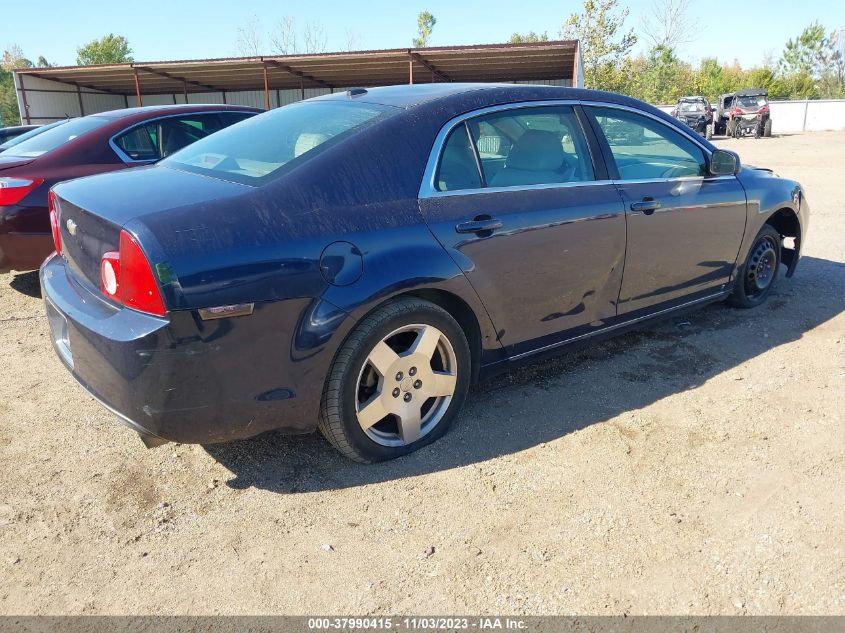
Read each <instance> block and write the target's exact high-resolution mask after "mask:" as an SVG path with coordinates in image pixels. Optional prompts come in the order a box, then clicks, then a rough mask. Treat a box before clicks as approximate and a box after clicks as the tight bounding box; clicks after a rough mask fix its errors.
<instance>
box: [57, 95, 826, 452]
mask: <svg viewBox="0 0 845 633" xmlns="http://www.w3.org/2000/svg"><path fill="white" fill-rule="evenodd" d="M50 213H51V219H52V226H53V232H54V238H55V247H56V254H55V255H53V256H52V257H51V258H50V259H48V260H47V261H46V262H45V263H44V264H43V266H42V268H41V282H42V286H43V289H44V296H45V299H46V310H47V314H48V318H49V323H50V328H51V330H52V338H53V342H54V346H55V349H56V351H57V353H58V356H59V358H60V359H61V360H62V361H63V362H64V363H65V365H67V367H68V369H69V370H70V371H71V372H72V374H73V376H74V377H75V378H76V379H77V380H78V381H79V382H80V383H81V384H82V386H83V387H84V388H85V389H87V390H88V391H89V392H90V393H91V394H92V395H93V396H94V397H95V398H97V399H98V400H99V401H100V402H102V404H103V405H104V406H106V407H107V408H109V409H111V410H112V411H114V412H115V413H116V414H117V416H118V417H119V418H120V419H121V420H122V421H123V422H124V423H125V424H127V425H128V426H129V427H131V428H132V429H134V430H135V431H137V432H138V433H139V434H140V436H141V438H142V439H143V441H144V442H145V443H146V445H147V446H156V445H158V444H161V443H163V442H166V441H175V442H197V443H214V442H225V441H229V440H235V439H239V438H246V437H249V436H253V435H256V434H259V433H262V432H264V431H269V430H272V429H278V430H281V431H284V432H288V433H302V432H308V431H311V430H313V429H315V428H319V429H320V430H321V431H322V432H323V434H324V435H325V436H326V438H327V439H328V440H329V441H330V442H331V443H332V444H333V445H334V446H335V447H336V448H337V449H339V450H340V451H341V452H342V453H343V454H345V455H347V456H349V457H351V458H352V459H356V460H359V461H363V462H374V461H379V460H385V459H390V458H394V457H397V456H400V455H404V454H406V453H409V452H411V451H414V450H416V449H418V448H420V447H422V446H425V445H427V444H429V443H431V442H433V441H434V440H435V439H437V438H439V437H440V436H441V435H443V434H444V433H445V432H446V430H447V429H448V428H449V426H450V425H451V424H452V422H453V421H454V420H455V418H456V417H457V415H458V413H459V411H460V409H461V407H462V405H463V404H464V400H465V399H466V396H467V390H468V387H469V386H470V384H471V383H473V382H474V381H476V380H478V379H482V378H484V377H486V376H489V375H491V374H493V373H494V372H499V371H503V370H507V369H508V368H510V367H513V366H514V365H515V364H516V363H519V362H522V361H526V360H529V359H533V358H537V357H539V356H541V355H544V354H547V353H552V352H557V351H560V350H563V349H565V348H567V346H570V345H571V344H574V343H577V342H584V341H588V340H595V339H599V338H601V337H603V336H607V335H609V334H614V333H618V332H621V331H623V330H625V329H627V328H630V327H633V326H641V325H642V324H644V323H645V322H647V321H650V320H653V319H656V318H661V317H666V316H670V315H672V314H676V313H677V312H678V311H682V310H687V309H690V308H692V307H695V306H702V305H704V304H707V303H710V302H715V301H721V300H727V301H728V302H729V303H731V304H733V305H735V306H739V307H742V308H751V307H754V306H757V305H759V304H761V303H762V302H763V301H765V300H766V297H767V296H768V295H769V293H770V291H771V290H772V284H773V283H774V281H775V279H776V277H777V275H778V272H779V268H780V267H781V265H783V266H784V267H785V269H786V276H791V275H792V273H793V272H794V271H795V267H796V265H797V263H798V258H799V254H800V249H801V244H802V242H803V240H804V236H805V233H806V230H807V219H808V213H809V209H808V205H807V201H806V200H805V198H804V192H803V191H802V189H801V186H800V185H799V184H798V183H796V182H793V181H791V180H786V179H783V178H779V177H777V176H775V175H774V174H773V173H772V172H771V171H769V170H766V169H757V168H752V167H748V166H741V165H740V161H739V159H738V157H737V156H736V155H735V154H733V153H730V152H727V151H724V150H719V149H717V148H715V147H714V146H713V145H711V144H710V143H709V142H707V141H706V140H705V139H702V138H701V137H700V136H698V135H696V134H695V132H693V131H692V130H690V129H689V128H687V127H686V126H684V125H682V124H680V123H679V122H678V121H677V120H675V119H673V118H671V117H669V116H668V115H666V114H664V113H662V112H660V111H659V110H657V109H655V108H653V107H651V106H648V105H646V104H644V103H642V102H639V101H636V100H633V99H630V98H627V97H623V96H620V95H616V94H611V93H605V92H596V91H589V90H580V89H570V88H558V87H547V86H517V85H460V84H436V85H428V86H395V87H385V88H376V89H370V90H364V89H353V90H349V91H347V92H344V93H335V94H332V95H326V96H324V97H319V98H316V99H311V100H308V101H304V102H300V103H297V104H294V105H289V106H285V107H283V108H280V109H277V110H273V111H271V112H268V113H265V114H261V115H259V116H256V117H254V118H252V119H249V120H247V121H244V122H242V123H240V124H238V125H237V126H234V127H231V128H228V129H225V130H222V131H220V132H218V133H216V134H214V135H212V136H210V137H208V138H206V139H202V140H200V141H197V142H196V143H194V144H192V145H190V146H189V147H187V148H185V149H184V150H182V151H179V152H177V153H175V154H174V155H172V156H170V157H169V158H166V159H165V160H163V161H162V162H160V163H158V164H157V165H155V166H152V167H145V168H140V169H134V170H131V171H128V172H116V173H112V174H105V175H99V176H93V177H89V178H82V179H79V180H74V181H71V182H66V183H63V184H60V185H58V186H57V187H55V188H54V189H53V192H52V193H51V197H50Z"/></svg>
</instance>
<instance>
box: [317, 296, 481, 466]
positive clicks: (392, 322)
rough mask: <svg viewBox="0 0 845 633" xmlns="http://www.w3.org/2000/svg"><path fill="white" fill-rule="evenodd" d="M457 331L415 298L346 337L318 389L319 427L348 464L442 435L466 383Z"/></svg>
mask: <svg viewBox="0 0 845 633" xmlns="http://www.w3.org/2000/svg"><path fill="white" fill-rule="evenodd" d="M470 366H471V361H470V352H469V345H468V344H467V339H466V336H465V334H464V332H463V330H462V329H461V327H460V325H458V323H457V322H456V321H455V319H453V318H452V316H451V315H450V314H449V313H448V312H446V311H445V310H443V309H442V308H440V307H438V306H436V305H434V304H432V303H429V302H428V301H423V300H420V299H416V298H404V299H399V300H397V301H392V302H390V303H387V304H385V305H383V306H381V307H380V308H378V309H376V310H375V311H374V312H373V313H372V314H370V315H369V316H367V317H366V318H365V319H364V320H362V321H361V323H360V324H358V326H357V327H356V328H355V329H354V330H353V331H352V333H351V334H350V335H349V337H348V338H347V340H346V341H345V342H344V344H343V346H342V347H341V349H340V351H339V352H338V354H337V357H336V358H335V360H334V363H333V364H332V367H331V370H330V372H329V377H328V379H327V381H326V385H325V388H324V390H323V398H322V403H321V408H320V409H321V410H320V419H319V428H320V431H322V433H323V435H325V437H326V439H328V440H329V442H331V443H332V445H334V447H335V448H337V449H338V450H339V451H340V452H341V453H343V454H344V455H346V456H347V457H349V458H351V459H354V460H356V461H360V462H378V461H384V460H387V459H393V458H395V457H400V456H402V455H406V454H408V453H411V452H413V451H415V450H417V449H418V448H421V447H423V446H425V445H426V444H430V443H431V442H433V441H434V440H436V439H437V438H439V437H440V436H442V435H443V434H444V433H445V432H446V431H447V430H448V428H449V426H450V425H451V424H452V422H453V421H454V419H455V418H456V417H457V415H458V413H459V411H460V409H461V407H462V406H463V403H464V400H465V399H466V394H467V390H468V388H469V380H470Z"/></svg>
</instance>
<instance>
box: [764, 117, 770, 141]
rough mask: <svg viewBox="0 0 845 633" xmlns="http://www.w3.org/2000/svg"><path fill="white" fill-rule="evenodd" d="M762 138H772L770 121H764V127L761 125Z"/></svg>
mask: <svg viewBox="0 0 845 633" xmlns="http://www.w3.org/2000/svg"><path fill="white" fill-rule="evenodd" d="M763 136H765V137H766V138H771V136H772V120H771V119H766V123H765V125H763Z"/></svg>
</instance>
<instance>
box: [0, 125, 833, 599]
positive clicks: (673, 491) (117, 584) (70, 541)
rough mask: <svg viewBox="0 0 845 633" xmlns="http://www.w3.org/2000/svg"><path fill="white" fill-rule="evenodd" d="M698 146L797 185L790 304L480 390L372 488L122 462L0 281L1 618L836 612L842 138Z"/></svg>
mask: <svg viewBox="0 0 845 633" xmlns="http://www.w3.org/2000/svg"><path fill="white" fill-rule="evenodd" d="M717 144H718V145H720V146H724V147H728V148H731V149H736V150H737V151H739V153H740V155H741V156H742V158H743V160H744V161H746V162H748V163H751V164H757V165H762V166H768V167H772V168H774V169H775V171H776V172H777V173H779V174H781V175H784V176H789V177H793V178H796V179H798V180H800V181H801V182H802V183H803V184H804V186H805V188H806V190H807V195H808V200H809V202H810V204H811V208H812V224H811V228H810V235H809V239H808V240H807V243H806V248H805V250H804V258H803V259H802V262H801V265H800V266H799V268H798V271H797V273H796V275H795V277H794V278H793V279H791V280H786V279H783V278H781V279H780V280H779V283H778V286H777V288H776V290H775V292H774V294H773V296H772V297H771V298H770V299H769V301H768V303H767V304H766V305H765V306H764V307H762V308H759V309H756V310H751V311H739V310H734V309H730V308H728V307H725V306H722V305H714V306H710V307H708V308H705V309H703V310H701V311H699V312H697V313H695V314H693V315H690V316H685V317H682V318H676V319H674V320H670V321H667V322H665V323H664V324H662V325H660V326H657V327H654V328H651V329H648V330H644V331H641V332H635V333H632V334H628V335H625V336H622V337H620V338H617V339H615V340H612V341H609V342H607V343H604V344H602V345H599V346H596V347H592V348H589V349H587V350H585V351H582V352H579V353H573V354H570V355H568V356H565V357H562V358H560V359H557V360H553V361H548V362H544V363H541V364H535V365H532V366H529V367H527V368H525V369H523V370H520V371H518V372H516V373H513V374H510V375H507V376H504V377H501V378H499V379H496V380H494V381H493V382H489V383H486V384H484V385H481V386H480V387H478V388H476V389H475V390H474V392H473V393H472V394H471V396H470V399H469V403H468V406H467V409H466V411H465V413H464V414H463V415H462V417H461V419H460V421H459V424H458V425H457V427H456V428H455V429H454V430H453V432H451V433H450V434H449V435H447V436H446V437H445V438H444V439H443V440H441V441H440V442H438V443H436V444H435V445H433V446H430V447H428V448H426V449H424V450H422V451H420V452H419V453H417V454H415V455H413V456H410V457H408V458H405V459H402V460H399V461H395V462H392V463H387V464H381V465H375V466H362V465H359V464H354V463H352V462H349V461H347V460H346V459H344V458H343V457H341V456H340V455H338V454H337V453H335V451H334V450H332V449H331V448H330V447H329V445H328V444H327V443H326V442H325V441H324V440H323V439H322V438H321V437H320V436H319V435H316V434H315V435H311V436H304V437H293V438H290V437H283V436H280V435H277V434H270V435H265V436H262V437H260V438H257V439H253V440H250V441H244V442H239V443H236V444H230V445H225V446H208V447H202V446H187V445H184V446H183V445H173V444H170V445H167V446H164V447H162V448H159V449H155V450H146V449H144V448H143V446H142V444H141V442H140V441H139V440H138V438H137V437H136V436H135V435H134V434H133V433H132V432H130V431H129V430H127V429H125V428H124V427H122V426H120V425H119V424H118V423H117V422H116V421H115V418H114V417H113V416H112V415H111V414H109V413H108V412H107V411H106V410H105V409H103V408H102V407H101V406H99V405H98V404H97V403H96V402H94V401H93V400H92V399H91V397H90V396H88V395H86V393H85V392H84V391H83V390H82V389H81V388H80V387H79V386H78V385H77V384H76V383H75V382H74V381H73V379H72V378H71V377H70V376H69V375H68V373H67V372H66V371H65V370H64V368H63V367H62V365H61V364H60V362H59V361H58V359H57V358H55V356H54V354H53V351H52V349H51V347H50V343H49V338H48V333H47V332H48V327H47V321H46V319H45V318H44V310H43V306H42V303H41V300H40V298H39V296H38V295H39V291H38V282H37V279H36V278H35V276H34V275H32V274H28V275H20V276H12V275H3V276H0V367H2V374H0V376H2V381H0V489H2V494H0V613H6V614H28V613H36V614H46V613H49V614H63V613H73V614H78V613H88V614H91V613H96V614H123V613H132V614H144V613H158V614H165V613H190V614H214V613H250V614H264V613H285V614H313V613H331V614H341V615H343V614H370V613H378V614H398V613H418V614H419V613H429V614H454V613H461V614H476V613H477V614H483V613H499V614H553V613H560V614H575V613H581V614H584V613H592V614H621V613H627V614H645V613H648V614H716V613H718V614H736V613H751V614H811V613H813V614H845V565H843V560H845V551H843V549H845V492H844V491H845V488H843V483H845V424H844V423H843V416H845V388H843V387H845V315H843V309H845V247H843V237H845V214H843V211H842V208H841V206H840V204H841V199H842V195H841V187H842V184H843V175H842V168H843V165H845V133H832V132H831V133H818V134H806V135H801V136H786V137H781V138H775V139H761V140H754V139H743V140H736V141H735V140H731V141H717ZM430 548H433V553H431V549H430ZM426 551H427V552H428V554H426Z"/></svg>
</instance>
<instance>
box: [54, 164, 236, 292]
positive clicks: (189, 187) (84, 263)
mask: <svg viewBox="0 0 845 633" xmlns="http://www.w3.org/2000/svg"><path fill="white" fill-rule="evenodd" d="M249 190H251V188H250V187H247V186H245V185H240V184H236V183H231V182H227V181H223V180H216V179H214V178H208V177H205V176H198V175H195V174H190V173H187V172H182V171H177V170H174V169H170V168H165V167H156V166H153V167H144V168H137V169H131V170H125V171H118V172H112V173H108V174H100V175H96V176H89V177H86V178H79V179H77V180H71V181H68V182H64V183H61V184H59V185H57V186H56V187H55V189H54V191H55V193H56V198H57V206H58V208H57V212H58V222H59V234H60V236H61V241H62V258H63V259H64V260H65V261H66V262H67V264H68V266H69V268H70V270H71V271H72V273H73V274H74V276H75V277H77V278H78V279H79V280H80V281H82V282H83V283H85V285H89V286H92V287H94V288H97V289H99V287H100V260H101V259H102V257H103V254H104V253H106V252H108V251H117V250H118V248H119V242H120V231H121V229H122V228H123V227H124V226H126V225H127V223H129V222H131V221H133V220H136V219H141V220H143V219H144V218H145V217H149V216H152V215H159V214H167V213H172V212H176V211H177V210H178V209H181V208H185V207H187V206H195V205H203V204H207V203H210V202H212V201H213V202H219V201H220V200H223V199H226V198H228V197H232V196H236V195H239V194H243V193H244V192H245V191H249ZM141 247H142V248H144V243H143V240H142V243H141Z"/></svg>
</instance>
